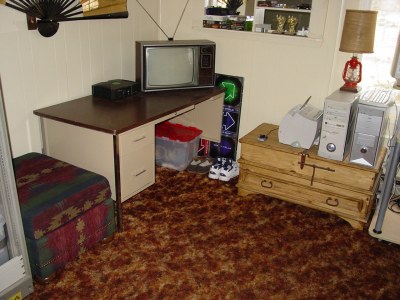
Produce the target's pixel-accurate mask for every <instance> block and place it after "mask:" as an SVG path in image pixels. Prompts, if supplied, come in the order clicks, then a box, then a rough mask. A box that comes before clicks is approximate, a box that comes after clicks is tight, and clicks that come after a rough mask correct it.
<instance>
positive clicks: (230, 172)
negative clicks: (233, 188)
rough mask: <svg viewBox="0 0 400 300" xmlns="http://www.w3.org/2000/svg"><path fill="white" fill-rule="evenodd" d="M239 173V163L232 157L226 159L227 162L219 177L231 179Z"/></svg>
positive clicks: (225, 179) (223, 179)
mask: <svg viewBox="0 0 400 300" xmlns="http://www.w3.org/2000/svg"><path fill="white" fill-rule="evenodd" d="M238 175H239V164H238V163H237V162H236V161H233V160H232V159H228V160H226V162H225V164H224V165H223V167H222V168H221V170H220V172H219V177H218V179H219V180H221V181H225V182H226V181H229V180H231V179H232V178H235V177H236V176H238Z"/></svg>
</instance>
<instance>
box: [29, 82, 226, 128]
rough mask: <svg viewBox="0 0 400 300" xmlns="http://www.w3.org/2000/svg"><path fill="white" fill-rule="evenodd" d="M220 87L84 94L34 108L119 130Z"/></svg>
mask: <svg viewBox="0 0 400 300" xmlns="http://www.w3.org/2000/svg"><path fill="white" fill-rule="evenodd" d="M223 92H224V91H223V90H222V89H220V88H216V87H212V88H201V89H189V90H174V91H159V92H150V93H139V94H136V95H134V96H132V97H128V98H124V99H121V100H118V101H111V100H109V99H103V98H96V97H93V96H86V97H82V98H79V99H76V100H71V101H67V102H63V103H60V104H56V105H52V106H49V107H45V108H41V109H37V110H35V111H34V114H35V115H38V116H40V117H43V118H49V119H53V120H56V121H60V122H64V123H69V124H72V125H76V126H80V127H85V128H89V129H94V130H98V131H103V132H107V133H111V134H119V133H122V132H124V131H127V130H130V129H133V128H135V127H139V126H141V125H143V124H146V123H149V122H151V121H154V120H157V119H159V118H162V117H163V116H166V115H169V114H171V113H174V112H176V111H179V110H181V109H184V108H187V107H189V106H192V105H196V104H198V103H201V102H203V101H206V100H208V99H210V98H212V97H214V96H216V95H219V94H221V93H223Z"/></svg>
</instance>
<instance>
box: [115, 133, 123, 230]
mask: <svg viewBox="0 0 400 300" xmlns="http://www.w3.org/2000/svg"><path fill="white" fill-rule="evenodd" d="M118 145H119V143H118V136H117V135H113V146H114V174H115V175H114V176H115V194H116V199H115V202H116V205H115V211H116V219H117V220H116V221H117V224H116V225H117V231H118V232H122V230H123V229H122V220H121V218H122V200H121V181H120V174H119V173H120V168H119V147H118Z"/></svg>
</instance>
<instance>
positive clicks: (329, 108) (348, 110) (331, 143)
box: [318, 90, 357, 161]
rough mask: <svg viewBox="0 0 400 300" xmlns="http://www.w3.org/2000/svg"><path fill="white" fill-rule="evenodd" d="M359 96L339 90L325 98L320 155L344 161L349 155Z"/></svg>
mask: <svg viewBox="0 0 400 300" xmlns="http://www.w3.org/2000/svg"><path fill="white" fill-rule="evenodd" d="M356 107H357V94H355V93H350V92H345V91H340V90H337V91H335V92H333V93H332V94H331V95H329V96H328V97H326V98H325V103H324V115H323V119H322V128H321V137H320V142H319V148H318V155H319V156H322V157H325V158H329V159H333V160H339V161H342V160H344V158H345V157H346V156H347V155H348V153H349V150H350V143H349V141H350V140H351V134H352V129H353V126H354V115H355V110H356Z"/></svg>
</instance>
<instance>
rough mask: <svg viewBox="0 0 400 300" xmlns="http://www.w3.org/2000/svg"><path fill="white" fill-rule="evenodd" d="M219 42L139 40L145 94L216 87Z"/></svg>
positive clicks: (138, 71)
mask: <svg viewBox="0 0 400 300" xmlns="http://www.w3.org/2000/svg"><path fill="white" fill-rule="evenodd" d="M215 48H216V47H215V43H214V42H212V41H209V40H186V41H185V40H177V41H137V42H136V81H137V82H140V84H141V91H143V92H150V91H160V90H173V89H188V88H204V87H211V86H214V79H215V78H214V77H215Z"/></svg>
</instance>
